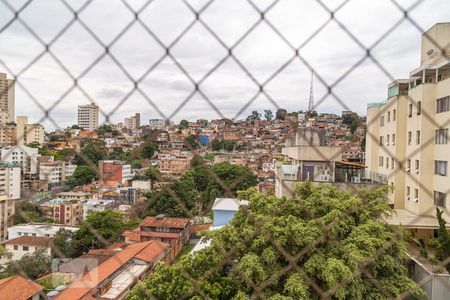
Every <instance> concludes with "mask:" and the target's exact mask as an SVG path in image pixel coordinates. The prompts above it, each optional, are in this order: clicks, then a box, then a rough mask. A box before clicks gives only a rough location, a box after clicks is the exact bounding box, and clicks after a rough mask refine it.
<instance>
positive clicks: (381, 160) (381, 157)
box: [378, 156, 384, 167]
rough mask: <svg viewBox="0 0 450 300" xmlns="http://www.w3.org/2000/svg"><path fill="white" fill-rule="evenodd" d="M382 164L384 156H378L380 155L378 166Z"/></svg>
mask: <svg viewBox="0 0 450 300" xmlns="http://www.w3.org/2000/svg"><path fill="white" fill-rule="evenodd" d="M383 164H384V158H383V156H380V157H379V158H378V166H380V167H382V166H383Z"/></svg>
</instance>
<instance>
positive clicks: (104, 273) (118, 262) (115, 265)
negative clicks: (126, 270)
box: [55, 241, 170, 300]
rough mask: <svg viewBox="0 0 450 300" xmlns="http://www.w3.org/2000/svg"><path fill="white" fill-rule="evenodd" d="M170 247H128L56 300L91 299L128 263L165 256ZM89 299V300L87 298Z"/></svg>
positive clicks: (150, 243)
mask: <svg viewBox="0 0 450 300" xmlns="http://www.w3.org/2000/svg"><path fill="white" fill-rule="evenodd" d="M169 247H170V246H169V245H168V244H165V243H161V242H159V241H148V242H143V243H137V244H133V245H130V246H128V247H127V248H125V249H124V250H122V251H120V252H119V253H117V254H116V255H114V256H113V257H111V258H110V259H108V260H107V261H105V262H104V263H102V264H101V265H99V266H98V267H97V268H95V269H93V270H91V271H90V272H88V273H86V274H84V275H83V276H82V277H81V279H80V280H79V281H76V282H74V283H72V284H71V285H70V286H69V287H68V288H67V289H65V290H64V291H62V292H61V293H60V294H58V296H57V297H56V298H55V300H79V299H83V300H84V299H91V297H90V295H92V293H95V291H96V288H97V286H98V285H99V284H100V283H102V282H103V281H104V280H106V279H107V278H109V277H110V276H111V275H113V274H114V273H115V272H117V271H118V270H119V269H120V268H121V267H122V266H123V265H124V264H126V263H127V262H128V261H130V260H132V259H134V258H136V259H140V260H144V261H147V262H151V261H153V260H154V259H155V258H159V257H162V256H164V254H165V252H166V249H168V248H169ZM86 297H87V298H86Z"/></svg>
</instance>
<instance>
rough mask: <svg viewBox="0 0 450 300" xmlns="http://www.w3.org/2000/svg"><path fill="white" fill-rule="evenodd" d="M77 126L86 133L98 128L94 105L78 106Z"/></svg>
mask: <svg viewBox="0 0 450 300" xmlns="http://www.w3.org/2000/svg"><path fill="white" fill-rule="evenodd" d="M78 126H80V127H81V128H83V129H84V130H87V131H95V130H97V128H98V106H97V105H95V104H88V105H79V106H78Z"/></svg>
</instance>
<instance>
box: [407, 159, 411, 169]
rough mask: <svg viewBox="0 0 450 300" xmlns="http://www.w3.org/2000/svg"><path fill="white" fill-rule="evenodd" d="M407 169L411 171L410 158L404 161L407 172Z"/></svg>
mask: <svg viewBox="0 0 450 300" xmlns="http://www.w3.org/2000/svg"><path fill="white" fill-rule="evenodd" d="M409 171H411V160H410V159H408V160H407V161H406V172H409Z"/></svg>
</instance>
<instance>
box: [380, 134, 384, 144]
mask: <svg viewBox="0 0 450 300" xmlns="http://www.w3.org/2000/svg"><path fill="white" fill-rule="evenodd" d="M383 145H384V142H383V137H382V136H380V146H383Z"/></svg>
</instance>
